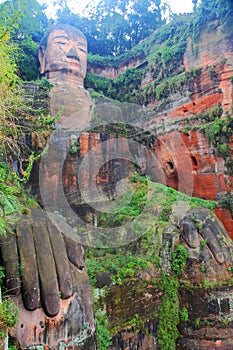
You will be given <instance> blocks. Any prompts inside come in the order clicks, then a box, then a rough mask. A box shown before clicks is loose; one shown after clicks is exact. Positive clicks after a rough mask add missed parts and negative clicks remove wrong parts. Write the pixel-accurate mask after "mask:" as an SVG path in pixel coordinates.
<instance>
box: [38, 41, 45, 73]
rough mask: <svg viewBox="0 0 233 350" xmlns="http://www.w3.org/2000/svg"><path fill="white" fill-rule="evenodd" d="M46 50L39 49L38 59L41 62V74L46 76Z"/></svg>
mask: <svg viewBox="0 0 233 350" xmlns="http://www.w3.org/2000/svg"><path fill="white" fill-rule="evenodd" d="M44 56H45V50H44V49H43V48H42V47H39V51H38V58H39V62H40V74H44V70H45V58H44Z"/></svg>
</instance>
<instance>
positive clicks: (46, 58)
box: [39, 28, 87, 86]
mask: <svg viewBox="0 0 233 350" xmlns="http://www.w3.org/2000/svg"><path fill="white" fill-rule="evenodd" d="M39 60H40V72H41V74H43V75H45V76H46V77H47V78H48V79H49V80H51V81H52V82H53V81H54V82H61V83H66V82H67V83H72V82H73V83H75V84H78V85H81V86H83V80H84V78H85V75H86V68H87V43H86V40H85V37H84V36H82V35H81V33H80V34H79V33H78V32H77V33H75V32H74V31H69V29H67V28H64V29H54V30H52V31H51V33H50V34H49V36H48V40H47V47H46V48H44V49H43V48H40V51H39Z"/></svg>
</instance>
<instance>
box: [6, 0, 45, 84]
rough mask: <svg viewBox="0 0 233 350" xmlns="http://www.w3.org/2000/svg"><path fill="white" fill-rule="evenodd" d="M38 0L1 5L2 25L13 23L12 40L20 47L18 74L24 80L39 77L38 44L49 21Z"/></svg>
mask: <svg viewBox="0 0 233 350" xmlns="http://www.w3.org/2000/svg"><path fill="white" fill-rule="evenodd" d="M42 9H43V8H42V7H41V5H40V4H39V3H38V2H37V1H36V0H27V1H26V0H7V1H5V2H3V3H2V4H0V24H1V25H2V26H4V27H5V26H9V23H12V18H14V19H15V20H14V22H13V26H12V25H11V27H12V39H13V41H14V43H15V44H17V45H18V47H19V49H20V50H19V55H18V59H17V64H18V73H19V75H20V77H21V78H22V79H23V80H34V79H36V78H37V77H38V73H39V69H38V68H39V62H38V58H37V48H38V43H39V42H40V41H41V39H42V38H43V35H44V32H45V29H46V27H47V25H48V20H47V17H46V16H45V14H44V13H43V11H42Z"/></svg>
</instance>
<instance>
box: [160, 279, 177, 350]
mask: <svg viewBox="0 0 233 350" xmlns="http://www.w3.org/2000/svg"><path fill="white" fill-rule="evenodd" d="M159 287H160V290H161V291H162V292H163V295H162V300H161V303H160V305H159V314H158V344H159V346H160V348H161V349H163V350H175V349H176V340H177V338H178V336H179V332H178V329H177V326H178V324H179V298H178V288H179V283H178V281H177V279H176V278H175V277H172V276H169V275H166V274H163V275H162V279H161V281H160V286H159Z"/></svg>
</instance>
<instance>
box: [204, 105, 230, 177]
mask: <svg viewBox="0 0 233 350" xmlns="http://www.w3.org/2000/svg"><path fill="white" fill-rule="evenodd" d="M219 113H220V112H219ZM201 130H203V131H204V133H205V134H206V136H207V138H208V140H209V141H210V142H211V143H212V144H213V145H214V146H215V147H216V148H217V150H218V152H219V154H220V155H221V156H223V157H224V160H225V165H226V168H227V171H226V174H228V175H230V176H232V175H233V163H232V156H231V150H230V148H229V144H230V139H231V137H232V130H233V117H232V116H230V115H227V116H226V117H225V118H220V117H216V118H215V119H214V121H212V122H210V123H206V124H203V125H202V126H201Z"/></svg>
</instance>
